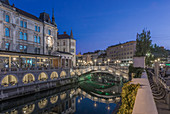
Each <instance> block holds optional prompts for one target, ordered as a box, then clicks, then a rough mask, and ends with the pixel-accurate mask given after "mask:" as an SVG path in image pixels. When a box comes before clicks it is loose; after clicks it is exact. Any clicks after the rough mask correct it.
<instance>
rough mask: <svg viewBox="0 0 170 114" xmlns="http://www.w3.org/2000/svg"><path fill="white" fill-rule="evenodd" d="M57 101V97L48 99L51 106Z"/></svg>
mask: <svg viewBox="0 0 170 114" xmlns="http://www.w3.org/2000/svg"><path fill="white" fill-rule="evenodd" d="M57 101H58V96H57V95H56V96H52V97H51V98H50V102H51V104H54V103H56V102H57Z"/></svg>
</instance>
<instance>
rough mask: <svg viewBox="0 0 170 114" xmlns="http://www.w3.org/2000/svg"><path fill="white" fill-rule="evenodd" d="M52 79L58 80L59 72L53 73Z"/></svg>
mask: <svg viewBox="0 0 170 114" xmlns="http://www.w3.org/2000/svg"><path fill="white" fill-rule="evenodd" d="M50 78H51V79H52V80H53V79H57V78H58V73H57V72H52V73H51V76H50Z"/></svg>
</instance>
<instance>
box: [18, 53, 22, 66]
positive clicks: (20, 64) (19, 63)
mask: <svg viewBox="0 0 170 114" xmlns="http://www.w3.org/2000/svg"><path fill="white" fill-rule="evenodd" d="M18 59H19V69H22V66H21V56H20V55H19V58H18Z"/></svg>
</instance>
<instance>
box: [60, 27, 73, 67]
mask: <svg viewBox="0 0 170 114" xmlns="http://www.w3.org/2000/svg"><path fill="white" fill-rule="evenodd" d="M57 36H58V41H57V46H58V49H57V50H58V51H62V52H67V53H71V54H72V55H73V56H72V61H73V66H76V40H75V39H74V37H73V32H72V30H71V33H70V35H68V34H67V33H66V32H64V33H63V34H59V33H58V35H57Z"/></svg>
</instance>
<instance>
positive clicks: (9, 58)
mask: <svg viewBox="0 0 170 114" xmlns="http://www.w3.org/2000/svg"><path fill="white" fill-rule="evenodd" d="M9 68H11V56H9Z"/></svg>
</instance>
